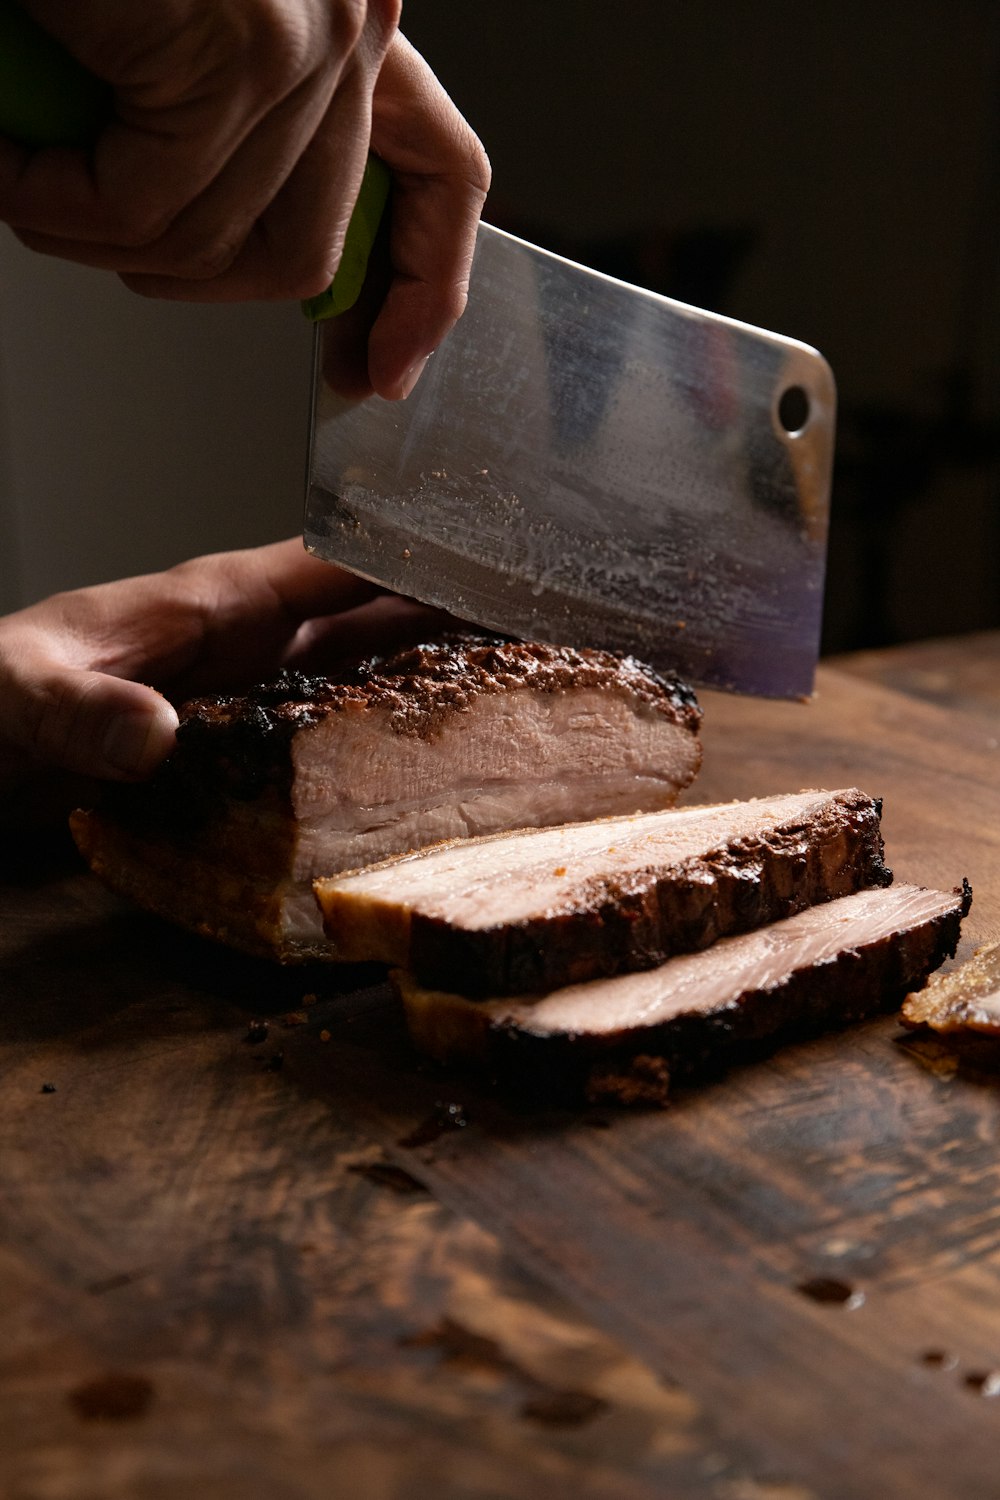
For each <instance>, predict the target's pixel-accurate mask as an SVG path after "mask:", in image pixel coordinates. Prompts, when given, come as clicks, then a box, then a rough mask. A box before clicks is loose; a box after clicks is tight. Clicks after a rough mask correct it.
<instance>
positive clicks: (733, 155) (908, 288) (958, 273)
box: [403, 0, 1000, 651]
mask: <svg viewBox="0 0 1000 1500" xmlns="http://www.w3.org/2000/svg"><path fill="white" fill-rule="evenodd" d="M403 24H404V30H406V31H407V33H408V35H409V36H410V38H411V40H413V41H414V43H415V44H416V45H417V46H418V47H419V48H420V49H421V50H422V51H423V52H424V53H425V55H426V56H427V57H428V59H429V60H430V61H431V62H432V64H433V66H434V67H435V70H436V71H437V73H438V76H439V77H440V78H441V79H442V81H443V82H444V83H445V84H446V86H447V87H448V88H449V90H450V92H451V93H452V95H453V97H454V98H455V100H456V101H457V103H458V104H459V105H460V107H461V108H462V110H463V112H464V113H465V114H466V116H467V117H468V119H469V120H470V121H471V122H472V124H473V125H474V126H475V128H476V129H477V130H478V132H479V134H480V135H481V136H482V138H483V140H484V142H485V144H486V146H487V149H488V150H489V153H490V157H491V160H492V162H493V169H494V188H493V193H492V195H491V199H490V203H489V205H488V209H487V214H486V217H487V218H489V219H491V220H492V221H493V222H495V223H497V224H500V225H501V226H502V227H505V228H509V229H512V230H514V231H515V232H521V233H523V234H525V235H526V236H527V237H529V238H532V239H534V240H535V241H536V242H537V243H540V244H543V245H546V246H548V247H549V248H552V249H557V250H560V251H562V252H563V253H568V254H570V255H572V256H575V257H576V258H579V259H582V260H584V261H586V262H587V263H589V264H592V265H595V266H597V267H598V268H599V269H604V270H608V271H610V272H612V273H613V274H617V275H621V276H624V277H625V278H626V279H629V280H633V281H636V282H638V283H639V284H642V285H646V286H649V287H652V288H653V289H654V290H658V291H663V292H667V293H669V294H671V295H674V296H678V297H681V298H682V299H684V300H687V301H691V302H694V303H696V304H697V305H699V306H704V307H711V308H713V309H715V310H717V311H720V312H724V313H727V314H730V315H731V316H734V317H737V318H741V319H744V320H746V321H749V322H752V323H758V324H761V325H762V326H764V327H769V328H772V329H774V330H776V331H778V332H780V333H784V334H789V335H792V336H794V337H796V338H800V339H803V340H805V341H806V342H808V343H811V344H815V345H816V346H817V347H818V348H819V349H821V350H822V352H823V353H824V354H825V355H826V357H827V358H828V359H829V361H830V363H831V364H832V366H833V369H834V372H835V374H836V377H837V383H838V389H839V413H840V415H839V433H838V457H837V465H836V473H835V482H834V508H833V522H832V533H831V551H830V570H829V579H828V589H827V619H826V628H825V641H824V645H825V649H826V650H827V651H832V650H844V649H851V648H854V647H861V646H869V645H879V644H884V643H888V642H892V641H898V640H907V639H913V638H917V637H921V636H927V635H935V634H946V633H951V632H956V631H964V630H969V629H976V628H984V627H990V626H996V625H1000V3H997V0H891V3H859V0H819V3H813V4H810V5H804V4H798V3H791V0H762V3H757V4H754V3H750V0H717V3H715V4H713V5H707V4H699V3H687V4H682V3H677V0H675V3H671V0H625V3H621V4H618V5H614V4H610V3H607V4H596V3H588V0H543V3H539V0H494V3H493V4H487V3H483V0H480V3H478V4H476V5H469V4H468V3H467V0H407V3H406V6H405V11H404V23H403Z"/></svg>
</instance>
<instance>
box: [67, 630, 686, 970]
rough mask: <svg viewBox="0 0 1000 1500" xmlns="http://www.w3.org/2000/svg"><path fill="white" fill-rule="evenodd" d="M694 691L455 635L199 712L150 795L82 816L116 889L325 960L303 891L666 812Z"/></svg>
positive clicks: (612, 665)
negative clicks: (480, 843)
mask: <svg viewBox="0 0 1000 1500" xmlns="http://www.w3.org/2000/svg"><path fill="white" fill-rule="evenodd" d="M699 720H700V713H699V710H698V707H697V704H696V702H695V699H694V696H693V694H692V693H691V691H690V690H689V689H688V688H686V687H685V686H684V685H683V684H681V683H679V682H677V681H672V680H669V679H665V678H663V677H662V676H660V675H659V674H657V673H655V672H653V671H651V670H650V669H647V668H645V667H644V666H643V665H642V664H641V663H639V662H636V661H634V660H633V659H631V658H620V657H616V656H613V655H611V654H609V653H606V652H601V651H574V650H571V649H569V648H564V647H556V646H547V645H539V644H534V643H526V642H506V641H502V640H496V639H491V638H486V637H454V638H448V639H445V640H440V641H436V642H431V643H430V644H428V645H425V646H420V647H414V648H411V649H409V650H407V651H405V652H401V653H400V654H399V655H397V656H396V657H393V658H390V659H388V660H385V661H376V662H368V663H362V664H361V665H359V666H356V667H353V668H351V669H349V670H348V671H345V672H344V673H343V674H341V675H340V676H339V677H337V678H332V677H323V678H318V677H309V678H306V677H303V676H301V675H299V674H284V675H283V677H282V678H281V679H280V680H279V681H277V682H276V683H272V684H265V685H263V686H261V687H258V688H256V689H254V690H252V691H251V692H250V693H248V694H245V695H243V696H238V697H215V698H203V699H198V700H195V701H194V702H192V703H190V704H188V705H187V706H186V707H185V709H184V711H183V712H182V716H181V726H180V729H179V732H178V745H177V750H176V752H175V754H174V755H173V756H172V757H171V759H170V761H168V762H167V764H166V765H165V766H164V767H163V768H162V770H161V772H160V773H159V774H158V775H157V776H156V777H154V779H153V781H152V782H151V783H149V784H147V785H143V786H136V787H118V788H114V789H110V790H109V792H108V794H107V795H106V797H105V798H104V800H103V801H102V803H101V805H100V806H99V807H97V808H96V809H89V810H81V811H79V812H77V813H75V814H74V816H73V818H72V820H71V826H72V829H73V833H74V836H75V838H76V840H77V843H78V845H79V847H80V849H81V851H82V852H83V854H84V856H85V857H86V858H87V860H88V861H89V862H90V864H91V867H92V868H93V869H94V871H95V873H97V874H98V875H99V876H100V877H101V878H102V879H103V880H105V882H106V883H107V884H108V885H110V886H111V887H112V888H113V889H115V890H117V891H119V892H120V893H122V894H124V895H126V896H128V897H130V898H131V899H133V900H135V901H137V902H138V903H139V904H140V905H142V906H144V907H146V908H147V909H148V910H151V911H154V912H156V913H157V914H158V915H161V916H164V917H167V918H169V919H171V920H173V921H175V922H177V923H179V924H181V925H182V926H185V927H189V928H192V929H194V930H195V931H198V932H201V933H204V934H206V935H208V936H210V937H213V938H216V939H218V940H220V941H222V942H225V943H228V944H230V945H231V946H234V947H237V948H241V949H244V950H246V951H248V952H250V953H256V954H261V955H264V956H267V957H277V958H279V959H281V960H282V961H286V962H287V961H297V960H304V959H312V958H323V959H325V958H329V957H330V956H331V955H330V950H329V945H328V943H327V941H326V939H325V937H324V935H323V931H322V923H321V920H320V916H319V912H318V910H317V907H316V902H315V899H314V897H313V893H312V880H313V879H314V878H315V877H316V876H319V875H328V874H331V873H335V872H336V871H338V870H342V869H345V868H354V867H357V866H359V865H365V864H368V863H369V862H371V861H374V860H381V859H384V858H385V857H387V856H388V855H391V854H395V853H398V852H401V851H405V850H409V849H416V848H421V847H423V846H424V845H426V844H429V843H434V842H437V841H438V840H441V839H448V838H455V837H465V836H467V835H479V834H482V833H484V832H492V831H494V830H496V829H501V828H510V827H520V826H538V825H540V824H547V823H553V822H564V821H566V820H567V819H570V818H589V817H596V816H602V815H606V814H614V813H622V812H629V813H631V812H637V811H641V810H645V809H655V808H663V807H667V806H670V805H672V804H673V802H674V801H675V800H676V797H677V795H678V793H679V791H680V790H682V789H683V788H684V787H685V786H687V785H688V784H689V783H690V782H691V781H692V780H693V778H694V776H695V775H696V773H697V770H698V767H699V764H700V758H701V749H700V744H699V741H698V725H699Z"/></svg>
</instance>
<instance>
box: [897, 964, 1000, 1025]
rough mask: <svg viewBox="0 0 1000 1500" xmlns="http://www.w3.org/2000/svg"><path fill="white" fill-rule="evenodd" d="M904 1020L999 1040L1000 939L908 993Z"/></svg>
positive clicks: (904, 1004) (908, 1022) (909, 1022)
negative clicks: (915, 991) (922, 986)
mask: <svg viewBox="0 0 1000 1500" xmlns="http://www.w3.org/2000/svg"><path fill="white" fill-rule="evenodd" d="M902 1020H903V1021H904V1023H905V1024H906V1025H907V1026H929V1027H930V1028H931V1029H932V1030H933V1031H938V1032H942V1033H944V1034H945V1035H958V1036H963V1035H973V1036H987V1037H991V1038H993V1039H995V1040H1000V943H994V944H992V945H991V946H989V947H986V948H980V949H978V950H977V951H976V952H975V953H974V954H973V955H972V957H971V958H970V959H969V960H968V962H967V963H964V964H962V965H961V967H960V968H958V969H952V970H950V971H949V973H947V974H939V975H937V976H936V978H934V979H932V980H931V982H930V984H929V985H928V986H927V988H926V989H925V990H920V991H919V992H918V993H917V994H915V995H907V997H906V999H905V1000H904V1001H903V1014H902Z"/></svg>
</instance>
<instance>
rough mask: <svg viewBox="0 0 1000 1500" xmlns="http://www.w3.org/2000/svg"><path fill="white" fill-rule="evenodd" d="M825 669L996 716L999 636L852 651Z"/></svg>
mask: <svg viewBox="0 0 1000 1500" xmlns="http://www.w3.org/2000/svg"><path fill="white" fill-rule="evenodd" d="M829 666H831V667H833V668H835V669H836V670H838V671H843V672H849V673H850V674H851V676H852V677H863V678H865V679H866V680H867V681H868V682H876V683H879V684H880V685H881V686H882V687H887V688H892V689H893V690H894V691H896V692H898V693H908V694H910V695H912V696H913V697H915V698H926V699H927V700H928V702H930V703H939V704H941V705H942V706H943V707H947V708H961V709H964V710H971V711H972V712H984V713H990V714H997V715H1000V630H984V631H979V632H977V633H976V634H974V635H958V636H942V637H939V638H937V639H934V640H929V641H912V642H910V643H909V644H908V645H905V646H890V647H886V648H883V649H882V650H879V651H855V652H853V653H852V654H851V655H850V656H842V657H832V658H831V659H830V662H829Z"/></svg>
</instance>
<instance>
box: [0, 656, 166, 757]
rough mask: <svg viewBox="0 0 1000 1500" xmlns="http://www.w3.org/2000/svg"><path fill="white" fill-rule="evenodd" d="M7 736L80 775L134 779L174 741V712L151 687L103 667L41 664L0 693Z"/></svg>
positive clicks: (33, 754) (34, 755)
mask: <svg viewBox="0 0 1000 1500" xmlns="http://www.w3.org/2000/svg"><path fill="white" fill-rule="evenodd" d="M2 699H3V702H2V705H0V707H2V709H3V718H4V721H5V729H6V734H7V737H8V738H9V739H11V740H13V741H14V742H15V743H17V744H18V745H19V747H20V749H21V750H22V751H26V752H27V753H28V754H29V755H31V756H32V757H33V758H34V759H36V760H39V761H44V762H47V763H49V764H52V765H58V766H62V767H63V768H64V769H65V770H67V771H75V772H78V773H81V774H82V775H85V776H96V777H100V778H102V779H105V780H113V781H141V780H142V779H143V778H144V777H146V776H149V775H150V774H151V773H152V772H153V771H154V770H155V769H156V767H157V766H158V765H159V764H160V762H161V761H162V760H164V759H165V758H166V756H167V755H169V753H170V751H171V750H172V748H173V745H174V731H175V730H176V728H177V713H176V711H175V710H174V708H173V707H172V706H171V704H169V703H168V702H167V700H166V699H165V698H164V697H162V696H161V695H160V694H159V693H157V692H155V691H154V689H153V688H149V687H145V686H143V684H142V683H139V682H128V681H126V680H125V679H124V678H121V677H111V676H109V675H107V674H106V673H104V672H86V671H81V670H80V669H79V668H74V667H70V666H64V665H62V664H55V663H51V662H50V663H47V664H46V669H45V670H44V672H42V673H39V674H38V675H37V676H36V675H32V676H30V677H28V676H21V677H20V678H19V680H17V681H15V682H14V683H8V684H7V685H6V691H5V692H3V694H2Z"/></svg>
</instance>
